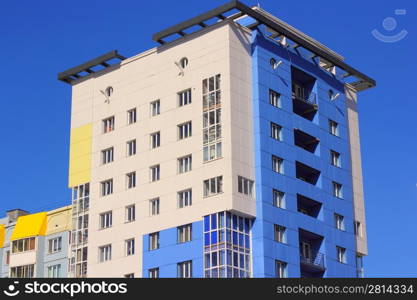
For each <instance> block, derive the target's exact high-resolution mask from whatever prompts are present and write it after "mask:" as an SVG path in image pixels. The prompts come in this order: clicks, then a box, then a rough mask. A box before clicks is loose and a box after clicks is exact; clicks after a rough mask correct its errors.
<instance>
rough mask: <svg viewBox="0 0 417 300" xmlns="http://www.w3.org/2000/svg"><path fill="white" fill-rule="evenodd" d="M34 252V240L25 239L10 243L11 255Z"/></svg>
mask: <svg viewBox="0 0 417 300" xmlns="http://www.w3.org/2000/svg"><path fill="white" fill-rule="evenodd" d="M32 250H35V238H34V237H31V238H25V239H20V240H16V241H13V242H12V253H20V252H27V251H32Z"/></svg>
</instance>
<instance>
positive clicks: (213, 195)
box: [203, 192, 224, 199]
mask: <svg viewBox="0 0 417 300" xmlns="http://www.w3.org/2000/svg"><path fill="white" fill-rule="evenodd" d="M223 193H224V192H220V193H217V194H212V195H208V196H203V198H204V199H205V198H211V197H215V196H218V195H221V194H223Z"/></svg>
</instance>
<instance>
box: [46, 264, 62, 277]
mask: <svg viewBox="0 0 417 300" xmlns="http://www.w3.org/2000/svg"><path fill="white" fill-rule="evenodd" d="M60 275H61V265H54V266H50V267H48V278H59V277H61V276H60Z"/></svg>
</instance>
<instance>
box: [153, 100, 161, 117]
mask: <svg viewBox="0 0 417 300" xmlns="http://www.w3.org/2000/svg"><path fill="white" fill-rule="evenodd" d="M150 106H151V117H155V116H158V115H160V114H161V100H159V99H158V100H155V101H152V102H151V104H150Z"/></svg>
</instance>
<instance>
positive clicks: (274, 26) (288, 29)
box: [153, 0, 376, 91]
mask: <svg viewBox="0 0 417 300" xmlns="http://www.w3.org/2000/svg"><path fill="white" fill-rule="evenodd" d="M244 16H247V17H250V18H252V19H253V20H254V23H252V24H250V25H247V26H245V27H247V28H248V29H250V30H255V29H256V28H257V27H258V26H259V25H265V26H266V27H267V29H268V30H267V31H268V32H269V33H270V35H269V36H268V37H270V38H271V39H274V40H275V39H276V38H278V39H281V40H282V39H283V38H285V39H286V40H289V41H288V44H287V45H290V43H291V47H293V48H298V47H303V48H304V49H306V50H308V51H310V52H311V53H312V55H311V58H312V59H316V58H320V60H321V61H324V62H325V63H326V64H325V65H326V69H328V70H329V69H331V68H333V67H338V68H340V69H341V70H343V71H344V72H345V73H344V74H343V75H342V78H347V77H355V80H354V81H352V82H349V84H350V85H351V86H353V87H354V88H355V89H356V90H357V91H362V90H365V89H368V88H372V87H374V86H376V82H375V80H374V79H372V78H370V77H368V76H367V75H365V74H363V73H362V72H360V71H358V70H357V69H355V68H353V67H352V66H350V65H348V64H347V63H345V62H344V61H343V57H342V56H340V55H339V54H337V53H335V52H334V51H332V50H330V49H329V48H327V47H325V46H324V45H322V44H320V43H319V42H318V41H316V40H314V39H313V38H311V37H309V36H307V35H306V34H304V33H302V32H301V31H299V30H297V29H296V28H294V27H292V26H290V25H288V24H287V23H285V22H283V21H282V20H279V19H278V18H276V17H274V16H272V15H270V14H269V13H267V12H265V11H263V10H262V9H259V8H257V7H255V8H251V7H249V6H247V5H245V4H243V3H241V2H240V1H237V0H233V1H230V2H228V3H226V4H224V5H222V6H220V7H217V8H215V9H213V10H210V11H208V12H206V13H203V14H201V15H199V16H197V17H194V18H191V19H189V20H187V21H184V22H181V23H179V24H177V25H174V26H172V27H169V28H167V29H165V30H162V31H160V32H158V33H156V34H154V35H153V40H154V41H156V42H158V43H159V44H161V45H164V44H167V43H170V42H173V41H174V40H178V39H181V38H183V37H185V36H187V35H189V34H192V33H195V32H197V31H200V30H202V29H204V28H207V27H209V26H212V25H213V24H212V25H209V24H208V23H209V21H212V20H213V19H215V20H216V21H217V22H221V21H226V20H234V21H237V20H238V19H241V18H242V17H244ZM194 28H198V29H197V30H194V31H192V32H191V33H187V32H189V31H190V30H192V29H194ZM168 39H169V41H167V40H168Z"/></svg>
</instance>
